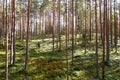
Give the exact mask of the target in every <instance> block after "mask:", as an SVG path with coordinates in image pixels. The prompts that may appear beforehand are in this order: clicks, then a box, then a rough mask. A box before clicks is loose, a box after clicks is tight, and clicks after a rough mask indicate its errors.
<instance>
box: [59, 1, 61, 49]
mask: <svg viewBox="0 0 120 80" xmlns="http://www.w3.org/2000/svg"><path fill="white" fill-rule="evenodd" d="M60 1H61V0H59V2H58V4H59V6H58V8H59V9H58V36H59V49H60V50H61V31H60V30H61V26H60Z"/></svg>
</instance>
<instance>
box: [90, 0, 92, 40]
mask: <svg viewBox="0 0 120 80" xmlns="http://www.w3.org/2000/svg"><path fill="white" fill-rule="evenodd" d="M89 32H90V34H89V39H90V41H91V40H92V39H91V0H90V29H89Z"/></svg>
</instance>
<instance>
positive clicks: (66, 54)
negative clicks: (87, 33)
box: [65, 0, 69, 80]
mask: <svg viewBox="0 0 120 80" xmlns="http://www.w3.org/2000/svg"><path fill="white" fill-rule="evenodd" d="M67 3H68V0H66V35H65V36H66V41H65V43H66V68H67V71H66V75H67V80H69V75H68V4H67Z"/></svg>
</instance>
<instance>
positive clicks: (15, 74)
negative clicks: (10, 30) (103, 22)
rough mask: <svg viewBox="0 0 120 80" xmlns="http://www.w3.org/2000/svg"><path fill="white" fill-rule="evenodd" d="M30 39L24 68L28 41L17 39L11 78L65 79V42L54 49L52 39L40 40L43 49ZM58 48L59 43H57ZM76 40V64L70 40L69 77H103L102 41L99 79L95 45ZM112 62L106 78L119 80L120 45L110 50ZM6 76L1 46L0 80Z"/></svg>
mask: <svg viewBox="0 0 120 80" xmlns="http://www.w3.org/2000/svg"><path fill="white" fill-rule="evenodd" d="M38 41H40V40H31V41H30V44H29V63H28V64H29V66H28V70H27V71H25V70H24V61H25V42H23V43H22V42H19V41H17V42H16V64H15V65H14V66H10V65H9V80H66V70H67V69H66V53H65V42H64V41H63V42H62V49H61V50H59V49H57V48H55V51H54V52H52V40H51V39H45V40H44V41H40V43H41V45H40V48H38V47H37V42H38ZM55 47H56V45H55ZM86 47H87V51H86V53H85V48H84V44H82V43H80V42H79V43H76V45H75V53H74V64H73V65H71V56H72V52H71V42H69V50H68V56H69V60H68V61H69V72H68V75H69V79H70V80H101V76H102V75H101V73H102V72H101V66H102V46H101V45H100V44H99V49H98V50H99V51H98V54H99V77H98V78H96V64H95V59H96V58H95V44H94V41H93V43H92V42H91V43H89V44H86ZM110 55H111V56H110V61H109V63H108V65H106V66H105V78H106V80H120V48H119V46H118V54H117V53H115V51H114V48H113V50H110ZM4 77H5V50H4V49H2V46H1V45H0V80H4Z"/></svg>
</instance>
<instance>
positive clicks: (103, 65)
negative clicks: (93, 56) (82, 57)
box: [102, 0, 107, 80]
mask: <svg viewBox="0 0 120 80" xmlns="http://www.w3.org/2000/svg"><path fill="white" fill-rule="evenodd" d="M106 5H107V4H106V0H104V19H103V37H102V43H103V58H102V80H105V29H106V15H105V14H106V7H107V6H106Z"/></svg>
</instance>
